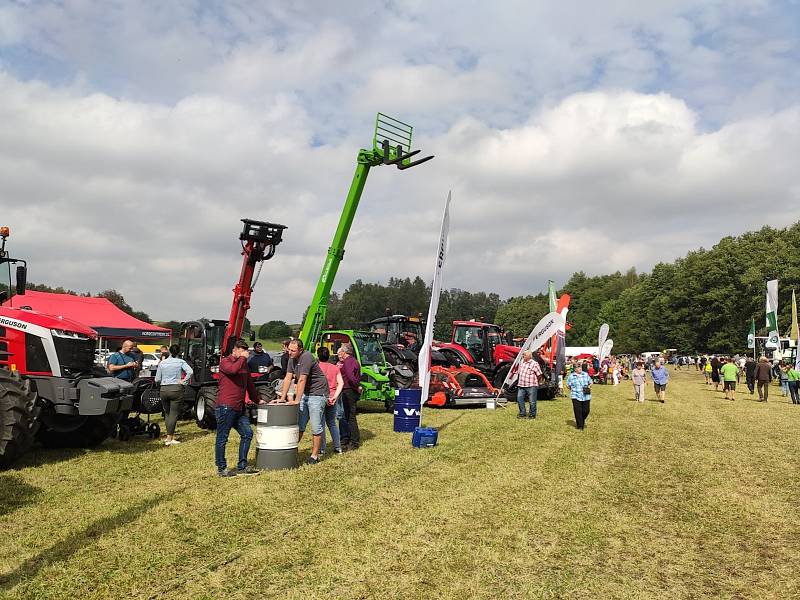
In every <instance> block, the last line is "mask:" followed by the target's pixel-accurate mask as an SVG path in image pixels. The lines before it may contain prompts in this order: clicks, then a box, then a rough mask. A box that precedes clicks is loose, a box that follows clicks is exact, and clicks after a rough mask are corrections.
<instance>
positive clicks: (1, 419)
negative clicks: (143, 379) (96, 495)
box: [0, 227, 133, 467]
mask: <svg viewBox="0 0 800 600" xmlns="http://www.w3.org/2000/svg"><path fill="white" fill-rule="evenodd" d="M8 236H9V229H8V228H7V227H0V240H1V244H0V265H2V264H8V265H11V264H17V268H16V276H17V278H16V279H17V281H16V292H17V295H16V296H14V297H13V299H19V305H20V306H18V307H10V306H9V307H0V467H7V466H9V465H10V464H11V463H13V462H14V461H15V460H16V459H17V458H19V457H20V456H21V455H22V454H24V453H25V452H26V451H27V450H28V448H29V447H30V446H31V444H32V443H33V441H34V439H37V440H38V441H39V442H41V444H42V445H44V446H46V447H91V446H96V445H98V444H100V443H102V442H103V441H104V440H105V439H106V438H107V437H109V436H110V435H111V434H112V432H113V431H114V428H115V427H116V424H117V421H118V420H119V418H120V415H121V414H122V413H124V412H125V411H128V410H130V409H131V406H132V404H133V386H132V385H131V384H130V383H127V382H125V381H122V380H121V379H116V378H114V377H108V376H107V375H106V374H105V373H104V372H98V371H96V368H95V366H94V350H95V346H96V344H97V338H98V335H97V332H96V331H94V330H93V329H91V328H89V327H87V326H86V325H83V324H81V323H77V322H75V321H70V320H69V319H64V318H62V317H58V316H53V315H46V314H42V313H38V312H35V311H32V310H28V309H27V308H26V307H25V306H24V300H23V299H22V298H24V294H25V284H26V280H27V264H26V262H25V261H24V260H22V259H16V258H11V257H9V256H8V252H7V251H6V249H5V246H6V240H7V238H8ZM8 289H9V292H10V291H11V281H9V282H8ZM6 295H7V292H5V291H3V292H0V296H2V297H0V303H1V302H4V301H5V300H6V297H5V296H6Z"/></svg>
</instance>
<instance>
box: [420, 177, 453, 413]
mask: <svg viewBox="0 0 800 600" xmlns="http://www.w3.org/2000/svg"><path fill="white" fill-rule="evenodd" d="M451 198H452V192H447V202H446V203H445V205H444V214H443V215H442V227H441V229H440V231H439V245H438V246H437V247H436V266H435V267H434V271H433V284H432V285H431V304H430V307H429V308H428V320H427V322H426V323H425V341H424V343H423V344H422V348H420V351H419V358H418V361H419V362H418V364H419V386H420V387H421V388H422V402H423V403H424V402H425V401H426V400H427V399H428V388H429V387H430V383H431V344H432V343H433V324H434V321H435V320H436V311H437V310H439V293H440V292H441V290H442V266H443V265H444V260H445V258H446V257H447V236H448V234H449V233H450V200H451Z"/></svg>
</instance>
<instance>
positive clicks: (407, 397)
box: [394, 388, 422, 432]
mask: <svg viewBox="0 0 800 600" xmlns="http://www.w3.org/2000/svg"><path fill="white" fill-rule="evenodd" d="M421 407H422V390H421V389H420V388H408V389H405V390H398V394H397V397H396V398H395V399H394V430H395V431H397V432H409V431H414V429H415V428H416V427H419V418H420V413H419V411H420V408H421Z"/></svg>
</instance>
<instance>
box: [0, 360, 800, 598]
mask: <svg viewBox="0 0 800 600" xmlns="http://www.w3.org/2000/svg"><path fill="white" fill-rule="evenodd" d="M772 392H773V395H774V397H773V398H772V399H771V400H770V402H769V403H767V404H763V403H761V404H759V403H757V402H753V401H752V399H751V397H750V396H749V395H747V396H746V397H745V396H743V395H742V394H739V397H738V399H737V400H736V401H735V402H730V401H726V400H724V399H723V397H722V392H719V393H714V392H713V391H711V390H709V389H708V388H706V387H705V385H704V384H703V383H702V382H701V379H700V377H699V375H697V374H695V373H694V372H692V373H685V372H684V373H680V372H679V373H677V374H674V376H673V383H672V384H671V385H670V388H669V390H668V396H667V403H666V404H664V405H661V404H658V403H656V402H652V401H648V402H646V403H644V404H639V403H635V402H633V401H632V389H631V386H630V384H629V383H628V382H624V383H623V384H622V385H620V386H619V387H616V388H615V387H612V386H607V387H603V386H596V390H595V396H594V400H593V401H592V412H591V416H590V418H589V421H588V422H587V428H586V430H585V431H576V430H575V429H574V422H573V421H572V414H571V404H570V402H569V401H568V400H565V399H561V400H555V401H549V402H541V403H540V409H539V418H538V419H536V420H535V421H532V420H531V421H529V420H527V419H525V420H521V419H517V418H516V409H515V408H513V407H509V408H508V409H506V410H496V411H487V410H484V409H472V410H439V411H434V410H426V411H425V412H424V413H423V420H424V423H425V424H427V425H434V426H437V427H439V428H440V430H441V433H440V445H439V447H437V448H434V449H428V450H415V449H413V448H411V446H410V435H408V434H395V433H393V432H392V424H391V416H390V415H388V414H385V413H382V412H378V411H377V410H376V411H375V412H371V413H369V414H364V415H362V416H361V418H360V423H361V426H362V431H363V433H364V438H365V442H364V444H363V446H362V448H361V449H360V450H359V451H357V452H353V453H348V454H345V455H342V456H334V457H330V458H328V459H326V460H324V461H323V462H322V463H321V464H319V465H316V466H313V467H312V466H304V467H302V468H300V469H298V470H296V471H291V472H278V473H276V472H273V473H262V474H260V475H258V476H255V477H235V478H231V479H219V478H216V477H214V476H213V475H214V467H213V435H212V434H209V433H206V432H201V431H199V430H198V429H196V428H195V427H194V425H191V424H188V423H185V424H181V427H180V429H181V433H182V439H183V440H184V443H183V444H181V445H180V446H175V447H169V448H165V447H163V446H161V445H160V444H158V443H157V442H151V441H146V440H144V439H141V438H140V439H138V440H137V441H134V442H128V443H121V442H117V441H111V442H108V443H106V444H104V445H103V446H102V447H101V448H100V449H98V450H95V451H65V452H60V453H58V452H52V451H48V452H45V451H36V452H33V453H31V454H30V455H29V456H28V457H27V458H26V459H25V460H23V461H22V463H21V464H19V465H18V469H16V470H12V471H6V472H4V473H0V597H7V598H76V597H81V598H242V599H244V598H253V597H275V598H290V599H293V598H304V599H305V598H467V597H477V598H565V597H567V598H705V597H719V598H792V597H799V596H800V576H798V566H797V560H798V557H800V519H798V502H799V501H800V469H798V466H797V454H798V442H799V441H800V440H799V438H798V422H800V406H792V405H790V404H788V403H787V402H786V400H785V399H784V398H780V396H779V394H778V389H777V388H776V387H773V390H772ZM648 393H649V396H650V398H652V397H653V393H652V389H649V390H648ZM231 439H232V441H233V443H231V444H229V456H230V458H231V459H232V458H233V456H234V453H235V451H236V446H237V441H238V438H237V436H236V434H235V433H234V434H232V437H231ZM307 455H308V441H307V440H304V443H303V445H302V446H301V457H302V458H305V457H306V456H307Z"/></svg>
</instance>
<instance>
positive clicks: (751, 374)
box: [744, 356, 758, 396]
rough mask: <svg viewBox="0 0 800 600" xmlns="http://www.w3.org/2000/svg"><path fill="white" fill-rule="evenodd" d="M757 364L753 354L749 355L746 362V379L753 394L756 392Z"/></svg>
mask: <svg viewBox="0 0 800 600" xmlns="http://www.w3.org/2000/svg"><path fill="white" fill-rule="evenodd" d="M756 366H758V365H757V363H756V361H755V359H754V358H753V357H752V356H748V357H747V360H746V361H745V363H744V380H745V382H746V383H747V389H748V390H750V395H751V396H752V395H753V394H755V393H756Z"/></svg>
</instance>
